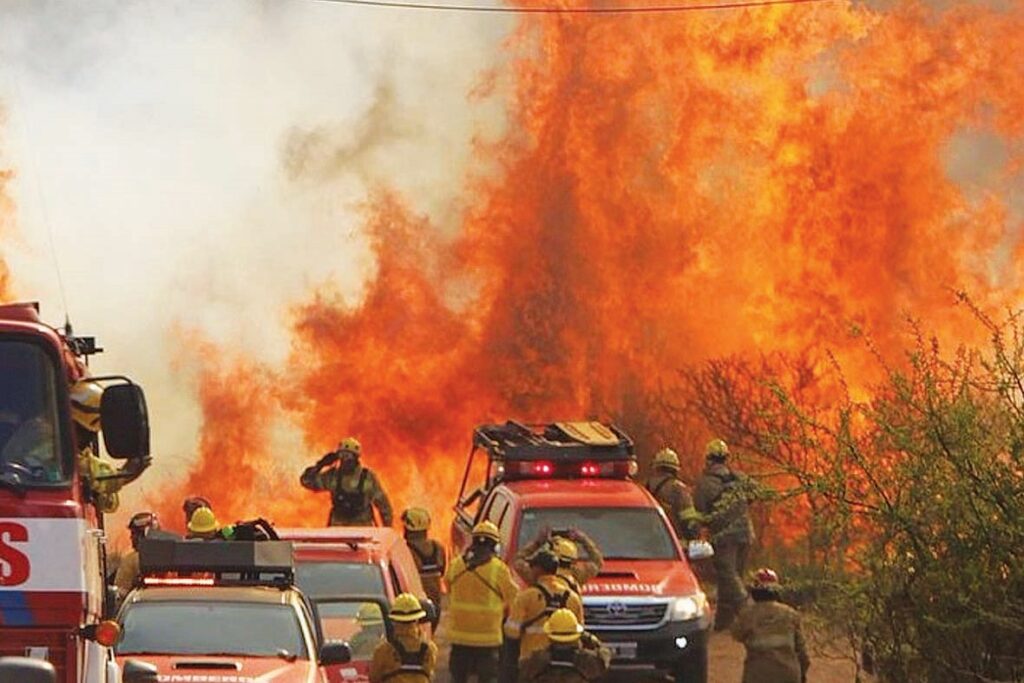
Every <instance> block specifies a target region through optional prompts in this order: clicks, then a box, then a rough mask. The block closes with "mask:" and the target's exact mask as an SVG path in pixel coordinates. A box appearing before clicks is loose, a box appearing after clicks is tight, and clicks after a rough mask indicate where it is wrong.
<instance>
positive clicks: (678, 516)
mask: <svg viewBox="0 0 1024 683" xmlns="http://www.w3.org/2000/svg"><path fill="white" fill-rule="evenodd" d="M652 465H653V472H652V473H651V476H649V477H648V478H647V481H645V482H644V487H645V488H646V489H647V490H648V491H650V492H651V495H652V496H654V498H655V500H657V501H658V504H659V505H661V507H662V509H663V510H665V514H666V515H668V519H669V521H670V522H671V523H672V527H673V528H674V529H675V531H676V535H677V536H678V537H679V538H682V539H684V540H687V541H691V540H693V539H695V538H697V537H698V536H699V535H700V521H701V514H700V513H699V512H697V508H696V507H694V505H693V496H691V495H690V489H689V488H688V487H687V486H686V484H684V483H683V482H682V481H680V479H679V456H678V455H677V454H676V452H675V451H674V450H672V449H671V448H662V449H661V450H660V451H658V452H657V453H655V454H654V461H653V463H652Z"/></svg>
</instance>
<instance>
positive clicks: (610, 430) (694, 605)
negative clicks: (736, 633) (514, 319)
mask: <svg viewBox="0 0 1024 683" xmlns="http://www.w3.org/2000/svg"><path fill="white" fill-rule="evenodd" d="M481 452H482V453H484V454H486V457H474V456H476V455H477V454H478V453H481ZM636 468H637V463H636V457H635V455H634V452H633V442H632V440H631V439H630V438H629V436H627V435H626V434H625V433H624V432H623V431H621V430H620V429H618V428H616V427H615V426H613V425H605V424H602V423H600V422H555V423H551V424H539V425H534V424H530V425H527V424H521V423H518V422H513V421H509V422H506V423H505V424H490V425H481V426H479V427H477V429H476V430H475V431H474V433H473V450H472V451H471V452H470V457H469V462H468V463H467V465H466V474H465V476H464V478H463V482H462V491H461V493H460V494H459V499H458V501H457V503H456V506H455V520H454V522H453V524H452V545H453V547H454V548H457V549H461V548H465V547H466V546H467V545H468V544H469V542H470V536H471V533H470V530H471V529H472V528H473V526H474V525H476V524H477V523H479V522H482V521H484V520H487V521H490V522H493V523H494V524H495V526H497V527H498V532H499V534H500V535H501V545H502V548H503V551H502V552H503V556H504V559H505V560H506V561H507V562H510V563H511V562H512V561H513V559H514V558H515V555H516V553H517V552H518V551H519V549H520V548H523V547H524V546H526V545H527V544H529V543H530V542H531V541H533V540H534V539H535V538H537V537H538V535H539V534H540V533H541V532H542V531H543V530H545V529H546V530H547V531H548V532H549V533H552V534H562V535H565V534H566V533H569V532H571V531H572V530H578V531H583V532H585V533H586V534H587V535H588V536H590V537H591V538H592V539H593V540H594V542H595V543H596V544H597V545H598V546H599V547H600V548H601V550H602V552H603V553H604V560H605V562H604V566H603V568H602V569H601V572H600V573H599V574H598V575H597V576H596V577H595V578H594V579H593V580H592V581H590V582H588V583H587V584H586V586H584V588H583V609H584V616H585V619H586V627H587V630H589V631H591V632H593V633H594V634H595V635H597V636H598V637H600V638H601V640H602V641H603V642H604V644H605V645H606V646H607V647H608V648H609V649H610V650H611V652H612V668H613V670H614V671H615V672H616V674H618V673H619V672H624V671H630V670H632V671H639V672H650V673H656V674H671V675H672V676H673V677H674V679H675V681H676V683H707V641H708V630H709V627H710V626H711V621H712V617H713V615H712V611H711V608H710V606H709V604H708V601H707V598H706V597H705V595H704V592H703V591H702V590H701V588H700V585H699V583H698V582H697V577H696V575H695V574H694V572H693V569H692V567H691V565H690V560H696V559H704V558H705V557H707V556H708V555H707V554H708V553H709V552H710V546H708V544H706V543H695V544H693V545H692V546H689V547H687V548H685V549H684V547H683V546H682V545H681V543H680V542H679V540H678V539H677V538H676V535H675V533H674V532H673V531H672V525H671V524H669V521H668V518H667V517H666V516H665V513H664V512H663V511H662V509H661V506H660V505H659V504H658V502H657V501H656V500H655V499H654V497H653V496H651V494H650V493H648V492H647V490H646V489H644V488H643V487H642V486H640V485H639V484H637V483H636V482H635V481H633V479H632V477H633V475H634V474H636ZM613 680H618V678H617V677H616V678H614V679H613Z"/></svg>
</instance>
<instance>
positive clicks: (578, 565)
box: [551, 530, 604, 595]
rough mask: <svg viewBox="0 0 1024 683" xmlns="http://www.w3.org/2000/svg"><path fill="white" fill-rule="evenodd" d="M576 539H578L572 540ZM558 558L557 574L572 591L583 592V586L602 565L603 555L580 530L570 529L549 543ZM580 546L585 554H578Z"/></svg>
mask: <svg viewBox="0 0 1024 683" xmlns="http://www.w3.org/2000/svg"><path fill="white" fill-rule="evenodd" d="M574 539H578V540H574ZM551 548H552V550H554V551H555V557H557V558H558V575H559V576H560V577H562V578H563V579H565V582H566V583H568V584H569V587H570V588H572V590H573V592H575V593H576V594H577V595H582V594H583V586H585V585H586V583H587V582H588V581H590V580H591V579H593V578H594V577H596V576H597V575H598V574H599V573H600V572H601V567H603V566H604V555H602V554H601V550H600V549H599V548H598V547H597V544H596V543H594V541H593V540H592V539H591V538H590V537H589V536H587V535H586V534H585V533H583V532H582V531H577V530H571V531H569V535H568V536H556V537H555V538H554V541H553V542H552V544H551ZM580 548H582V549H583V552H584V553H585V556H583V557H581V556H580Z"/></svg>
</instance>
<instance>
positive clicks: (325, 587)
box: [295, 560, 386, 600]
mask: <svg viewBox="0 0 1024 683" xmlns="http://www.w3.org/2000/svg"><path fill="white" fill-rule="evenodd" d="M295 583H296V584H297V585H298V586H299V589H301V590H302V592H303V593H305V594H306V596H307V597H308V598H309V599H310V600H318V599H320V598H328V597H337V596H339V595H379V596H382V597H383V596H384V595H386V593H385V584H384V577H383V576H382V575H381V571H380V567H378V566H377V565H375V564H360V563H356V562H303V561H302V560H300V561H299V562H298V563H297V564H296V567H295Z"/></svg>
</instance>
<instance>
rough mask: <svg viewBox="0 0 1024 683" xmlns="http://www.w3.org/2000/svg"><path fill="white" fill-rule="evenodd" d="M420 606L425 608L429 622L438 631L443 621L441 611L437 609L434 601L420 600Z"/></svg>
mask: <svg viewBox="0 0 1024 683" xmlns="http://www.w3.org/2000/svg"><path fill="white" fill-rule="evenodd" d="M420 605H422V606H423V611H424V612H426V613H427V621H428V622H430V626H431V627H432V628H434V629H435V630H436V629H437V625H438V624H439V623H440V621H441V611H440V610H439V609H437V605H436V604H435V603H434V601H433V600H431V599H429V598H424V599H422V600H420Z"/></svg>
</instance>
